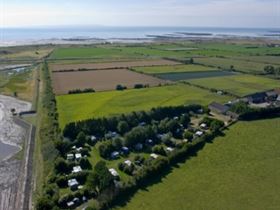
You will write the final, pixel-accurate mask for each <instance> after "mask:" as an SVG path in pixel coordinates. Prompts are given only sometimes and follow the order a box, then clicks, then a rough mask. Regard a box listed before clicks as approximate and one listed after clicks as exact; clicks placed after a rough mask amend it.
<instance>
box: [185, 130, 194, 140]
mask: <svg viewBox="0 0 280 210" xmlns="http://www.w3.org/2000/svg"><path fill="white" fill-rule="evenodd" d="M184 138H185V139H187V140H189V141H191V140H192V139H193V133H192V132H190V131H185V132H184Z"/></svg>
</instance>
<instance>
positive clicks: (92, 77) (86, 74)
mask: <svg viewBox="0 0 280 210" xmlns="http://www.w3.org/2000/svg"><path fill="white" fill-rule="evenodd" d="M52 80H53V88H54V92H55V94H57V95H61V94H68V92H69V91H70V90H75V89H80V90H83V89H86V88H93V89H94V90H95V91H106V90H115V89H116V86H117V85H118V84H120V85H124V86H126V87H127V88H134V85H135V84H143V85H149V86H151V87H152V86H158V85H159V84H166V83H167V81H165V80H161V79H158V78H155V77H152V76H148V75H145V74H140V73H136V72H133V71H129V70H127V69H110V70H96V71H73V72H53V73H52Z"/></svg>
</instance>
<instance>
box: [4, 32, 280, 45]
mask: <svg viewBox="0 0 280 210" xmlns="http://www.w3.org/2000/svg"><path fill="white" fill-rule="evenodd" d="M176 34H177V35H176ZM178 34H180V35H185V36H180V35H178ZM231 39H236V40H265V41H280V35H279V36H278V35H275V36H266V35H257V34H256V35H254V36H250V35H234V34H211V35H204V34H202V33H187V32H186V33H184V32H174V34H163V35H153V34H147V35H145V37H138V38H137V37H135V38H133V37H130V38H129V37H123V38H114V37H112V38H92V37H89V38H75V37H72V38H47V39H22V40H9V41H8V40H6V41H4V40H3V41H1V40H0V47H3V48H4V47H16V46H34V45H92V44H106V43H109V44H114V43H115V44H118V43H120V44H125V43H127V44H137V43H153V42H161V41H167V42H168V41H196V40H197V41H203V40H205V41H207V40H231Z"/></svg>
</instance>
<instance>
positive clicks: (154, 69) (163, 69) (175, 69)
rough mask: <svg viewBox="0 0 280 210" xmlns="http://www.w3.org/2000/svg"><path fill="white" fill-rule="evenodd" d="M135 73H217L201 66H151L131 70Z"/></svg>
mask: <svg viewBox="0 0 280 210" xmlns="http://www.w3.org/2000/svg"><path fill="white" fill-rule="evenodd" d="M133 69H134V70H135V71H137V72H142V73H146V74H162V73H179V72H201V71H217V69H215V68H212V67H207V66H202V65H191V64H190V65H176V66H151V67H137V68H133Z"/></svg>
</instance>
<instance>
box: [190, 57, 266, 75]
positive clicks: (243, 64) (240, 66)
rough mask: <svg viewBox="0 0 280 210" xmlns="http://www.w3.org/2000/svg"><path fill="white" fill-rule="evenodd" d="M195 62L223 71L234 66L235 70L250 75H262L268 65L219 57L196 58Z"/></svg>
mask: <svg viewBox="0 0 280 210" xmlns="http://www.w3.org/2000/svg"><path fill="white" fill-rule="evenodd" d="M194 62H195V63H198V64H203V65H208V66H213V67H218V68H221V69H230V68H231V66H233V67H234V69H235V70H238V71H243V72H248V73H262V72H263V70H264V67H265V66H267V64H265V63H257V62H253V61H252V62H250V61H245V60H237V59H231V58H217V57H209V58H195V59H194Z"/></svg>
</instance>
